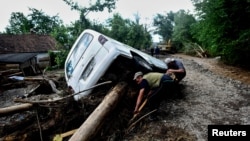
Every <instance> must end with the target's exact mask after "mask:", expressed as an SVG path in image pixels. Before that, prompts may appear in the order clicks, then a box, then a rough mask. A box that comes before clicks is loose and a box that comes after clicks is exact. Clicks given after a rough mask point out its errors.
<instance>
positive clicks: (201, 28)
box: [192, 0, 250, 67]
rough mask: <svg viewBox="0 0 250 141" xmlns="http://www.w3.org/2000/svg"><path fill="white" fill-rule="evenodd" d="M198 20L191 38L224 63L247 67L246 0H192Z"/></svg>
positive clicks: (248, 15)
mask: <svg viewBox="0 0 250 141" xmlns="http://www.w3.org/2000/svg"><path fill="white" fill-rule="evenodd" d="M192 1H193V2H194V3H195V6H196V10H197V11H198V12H197V13H198V14H199V15H198V16H199V22H198V23H197V24H196V26H195V27H194V28H193V33H194V37H195V38H196V39H197V40H198V41H199V42H201V43H202V44H203V45H204V46H206V47H207V48H208V49H209V51H210V52H211V53H212V54H213V55H220V56H222V59H223V60H224V61H225V62H226V63H230V64H241V65H243V66H248V67H250V64H249V63H247V62H246V61H245V60H249V59H250V55H249V54H250V46H249V45H250V40H249V37H250V25H249V24H248V23H247V22H246V19H249V18H250V10H249V5H250V1H249V0H220V1H218V0H204V1H198V0H192Z"/></svg>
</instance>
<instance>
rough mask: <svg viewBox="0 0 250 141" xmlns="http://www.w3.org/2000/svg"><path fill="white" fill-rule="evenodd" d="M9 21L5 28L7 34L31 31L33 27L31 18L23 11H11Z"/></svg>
mask: <svg viewBox="0 0 250 141" xmlns="http://www.w3.org/2000/svg"><path fill="white" fill-rule="evenodd" d="M9 23H10V25H9V26H7V27H6V28H5V30H6V33H7V34H21V33H29V32H30V29H31V28H32V24H31V22H30V20H29V19H28V18H27V17H25V15H24V14H23V13H21V12H16V13H11V17H10V20H9Z"/></svg>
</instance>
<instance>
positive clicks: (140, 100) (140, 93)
mask: <svg viewBox="0 0 250 141" xmlns="http://www.w3.org/2000/svg"><path fill="white" fill-rule="evenodd" d="M144 91H145V89H144V88H142V89H140V91H139V95H138V97H137V101H136V106H135V110H134V114H136V113H138V112H139V111H138V110H139V107H140V105H141V102H142V98H143V95H144Z"/></svg>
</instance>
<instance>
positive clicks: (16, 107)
mask: <svg viewBox="0 0 250 141" xmlns="http://www.w3.org/2000/svg"><path fill="white" fill-rule="evenodd" d="M32 106H33V104H30V103H25V104H20V105H14V106H10V107H5V108H0V115H3V114H8V113H11V112H15V111H21V110H27V109H30V108H31V107H32Z"/></svg>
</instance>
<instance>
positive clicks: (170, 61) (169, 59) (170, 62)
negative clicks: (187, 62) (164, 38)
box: [164, 58, 175, 66]
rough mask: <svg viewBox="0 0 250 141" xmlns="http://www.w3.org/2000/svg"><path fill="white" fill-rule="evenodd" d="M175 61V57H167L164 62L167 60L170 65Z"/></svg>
mask: <svg viewBox="0 0 250 141" xmlns="http://www.w3.org/2000/svg"><path fill="white" fill-rule="evenodd" d="M174 61H175V59H174V58H166V59H165V60H164V62H165V63H166V64H167V65H168V66H169V65H171V64H172V63H173V62H174Z"/></svg>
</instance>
